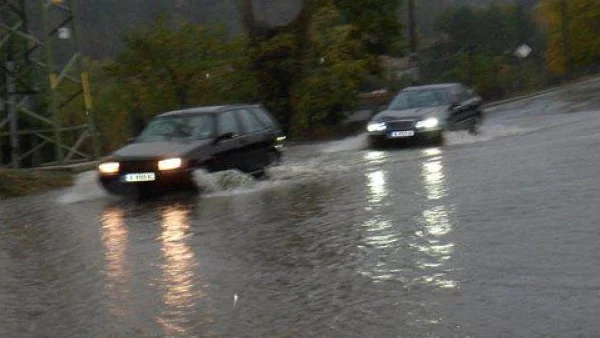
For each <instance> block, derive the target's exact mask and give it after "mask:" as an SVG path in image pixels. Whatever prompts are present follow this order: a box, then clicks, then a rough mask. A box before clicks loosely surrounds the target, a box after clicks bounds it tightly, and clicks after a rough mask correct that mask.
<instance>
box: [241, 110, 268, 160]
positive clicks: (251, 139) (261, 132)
mask: <svg viewBox="0 0 600 338" xmlns="http://www.w3.org/2000/svg"><path fill="white" fill-rule="evenodd" d="M236 115H237V117H238V119H239V121H240V123H241V125H242V129H243V132H244V134H243V136H241V137H240V139H239V142H240V152H241V154H240V159H242V163H240V165H241V166H240V169H241V170H243V171H245V172H256V171H260V170H262V169H263V168H264V166H265V164H266V163H267V162H268V157H267V149H268V137H267V135H266V128H265V126H264V125H263V124H262V123H261V122H260V121H259V120H258V119H257V118H256V117H255V116H254V114H252V113H251V111H250V109H249V108H241V109H238V110H236Z"/></svg>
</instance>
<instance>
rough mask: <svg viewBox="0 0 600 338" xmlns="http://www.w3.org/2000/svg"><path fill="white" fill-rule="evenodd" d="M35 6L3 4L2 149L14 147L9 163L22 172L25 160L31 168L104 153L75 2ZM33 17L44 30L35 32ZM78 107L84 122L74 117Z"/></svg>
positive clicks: (55, 0) (19, 0) (14, 1)
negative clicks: (68, 113)
mask: <svg viewBox="0 0 600 338" xmlns="http://www.w3.org/2000/svg"><path fill="white" fill-rule="evenodd" d="M32 1H33V0H32ZM35 1H37V2H38V3H37V6H30V5H31V2H30V1H25V0H0V63H1V65H0V66H1V67H2V70H3V73H4V76H3V78H2V79H0V98H2V99H1V100H0V101H3V102H2V104H0V142H1V141H2V140H5V141H6V140H8V144H7V146H4V147H3V151H5V152H6V151H8V149H10V156H6V154H5V156H4V157H8V158H10V162H9V163H8V165H9V166H10V167H15V168H19V167H22V166H23V165H24V163H23V161H25V160H28V162H27V165H28V166H39V165H51V164H67V163H73V162H80V161H89V160H93V159H95V158H97V156H98V154H99V148H98V143H97V132H96V129H95V127H94V121H93V116H92V100H91V95H90V90H89V82H88V75H87V73H85V72H84V71H83V60H82V55H81V53H80V52H79V50H80V48H79V44H80V40H79V34H78V32H79V29H78V26H79V24H78V18H77V16H76V8H75V5H76V4H75V1H74V0H35ZM30 17H37V18H38V19H39V20H37V21H40V22H41V23H42V24H41V25H40V26H39V27H34V28H30V27H29V25H28V24H29V21H30ZM60 34H67V35H68V36H62V38H63V41H64V40H68V43H61V39H59V35H60ZM57 59H58V60H57ZM77 104H80V105H79V106H78V105H77ZM73 107H79V108H76V109H75V110H76V113H75V115H78V116H75V117H74V116H73V113H71V114H70V115H69V116H68V117H69V118H67V116H66V114H65V113H64V112H65V111H67V110H68V109H71V110H73V109H74V108H73ZM25 141H29V142H25ZM5 143H6V142H5ZM40 152H43V153H44V154H45V157H43V158H41V159H40V156H39V154H40ZM48 154H50V156H48Z"/></svg>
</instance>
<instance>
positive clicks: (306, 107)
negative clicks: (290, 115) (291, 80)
mask: <svg viewBox="0 0 600 338" xmlns="http://www.w3.org/2000/svg"><path fill="white" fill-rule="evenodd" d="M353 29H354V28H353V27H352V26H351V25H344V24H341V17H340V15H339V12H338V11H337V10H336V8H335V7H334V6H331V5H330V6H325V7H323V8H321V9H320V10H319V11H318V12H317V13H316V14H315V16H314V18H313V20H312V24H311V27H310V31H309V41H310V44H309V45H310V48H309V51H308V53H307V55H306V58H305V60H304V64H303V74H304V77H303V78H302V79H301V81H299V82H298V83H297V84H296V86H295V87H294V90H293V103H294V106H295V108H296V115H295V119H294V127H295V128H296V129H297V130H298V129H314V128H316V127H318V126H326V125H333V124H336V123H338V122H339V121H341V120H342V118H343V112H344V111H346V110H347V109H349V108H351V107H352V105H353V104H354V103H355V101H356V98H357V95H358V87H359V85H360V82H361V79H362V78H363V77H364V76H365V75H366V73H367V65H368V55H367V54H366V53H365V52H364V50H363V46H362V44H361V42H360V41H359V40H356V39H354V38H353V37H352V31H353Z"/></svg>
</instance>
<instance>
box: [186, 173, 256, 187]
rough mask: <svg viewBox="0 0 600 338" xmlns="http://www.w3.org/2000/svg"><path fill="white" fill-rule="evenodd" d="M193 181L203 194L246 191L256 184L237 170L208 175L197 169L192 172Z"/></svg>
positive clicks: (250, 177)
mask: <svg viewBox="0 0 600 338" xmlns="http://www.w3.org/2000/svg"><path fill="white" fill-rule="evenodd" d="M193 179H194V182H195V183H196V185H197V186H198V188H199V189H200V190H201V191H202V192H204V193H216V192H222V191H233V190H239V189H248V188H252V187H254V186H255V185H256V183H257V181H256V180H255V179H254V178H253V177H252V176H250V175H248V174H245V173H243V172H241V171H238V170H227V171H220V172H216V173H209V172H207V171H205V170H202V169H199V170H195V171H194V173H193Z"/></svg>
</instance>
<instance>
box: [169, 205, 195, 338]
mask: <svg viewBox="0 0 600 338" xmlns="http://www.w3.org/2000/svg"><path fill="white" fill-rule="evenodd" d="M161 214H162V234H161V236H160V238H159V239H160V241H161V244H162V253H163V256H164V259H165V262H164V265H163V266H162V268H163V280H162V284H163V285H162V287H164V288H165V294H164V302H165V305H167V310H166V312H165V313H164V315H163V317H162V318H160V319H159V320H160V322H161V324H163V326H164V328H165V332H166V334H167V336H178V335H185V334H186V333H187V325H186V324H187V323H188V321H189V320H191V319H188V318H187V316H188V314H189V312H191V311H193V306H194V304H195V302H196V300H197V299H198V298H199V297H200V294H199V293H198V292H197V291H196V287H195V285H194V282H195V281H194V269H195V268H196V265H197V263H196V258H195V255H194V252H193V251H192V250H191V249H190V247H189V246H188V244H187V236H188V231H189V227H190V224H189V222H190V216H189V210H187V209H185V208H184V207H181V206H177V205H175V206H169V207H166V208H164V209H163V210H162V212H161Z"/></svg>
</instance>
